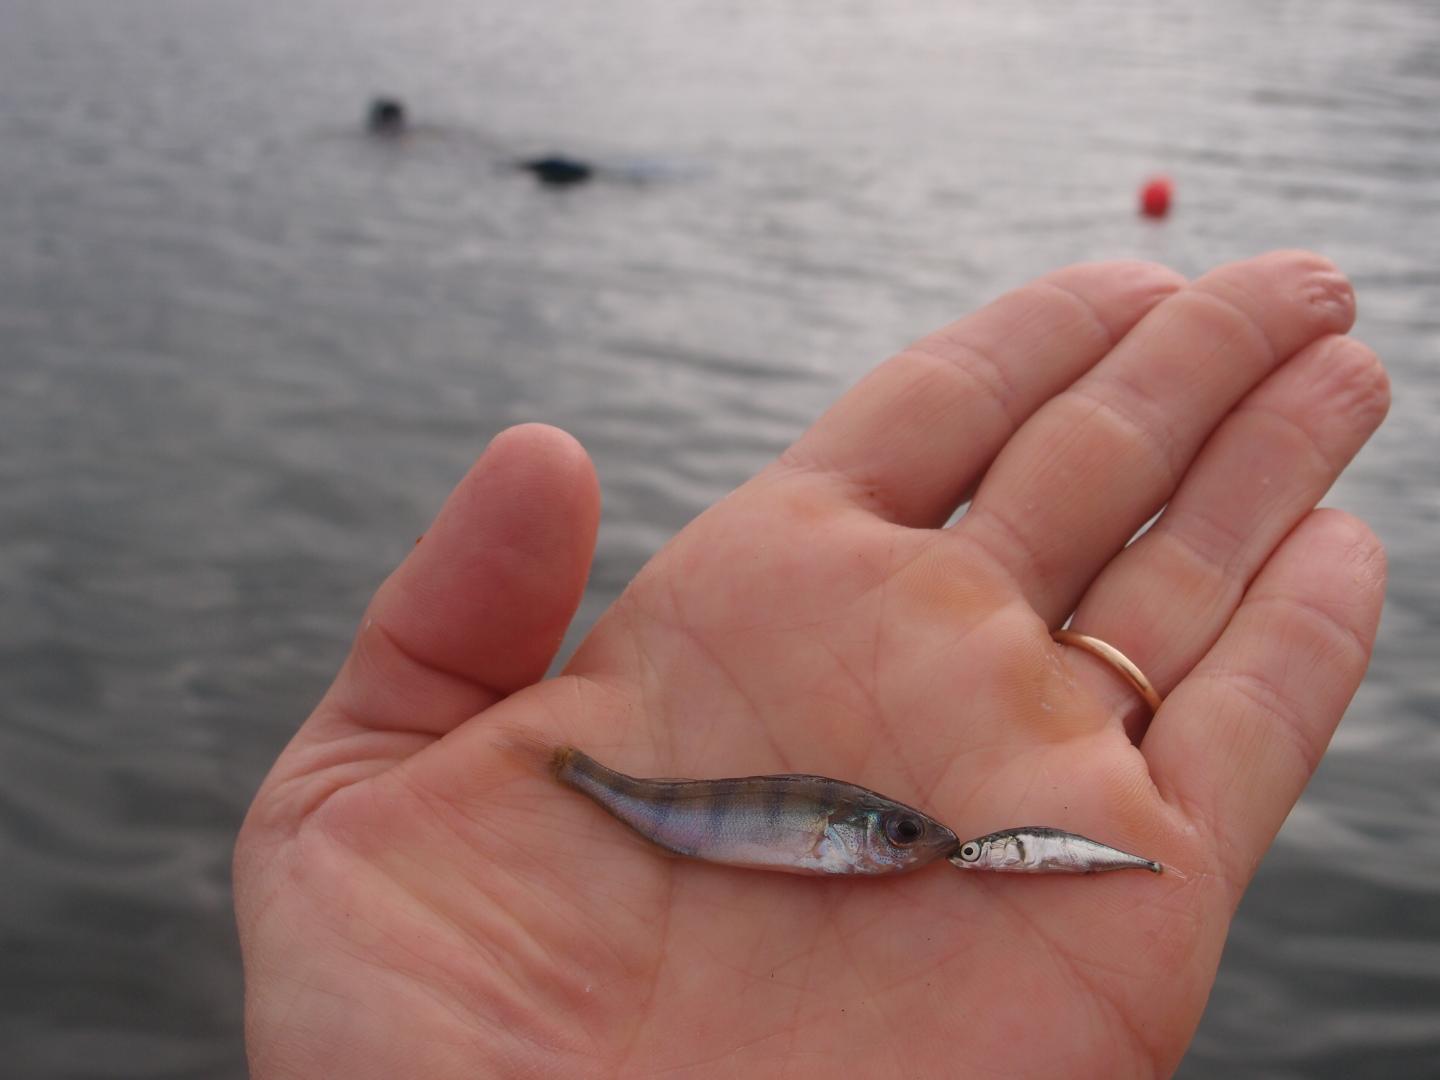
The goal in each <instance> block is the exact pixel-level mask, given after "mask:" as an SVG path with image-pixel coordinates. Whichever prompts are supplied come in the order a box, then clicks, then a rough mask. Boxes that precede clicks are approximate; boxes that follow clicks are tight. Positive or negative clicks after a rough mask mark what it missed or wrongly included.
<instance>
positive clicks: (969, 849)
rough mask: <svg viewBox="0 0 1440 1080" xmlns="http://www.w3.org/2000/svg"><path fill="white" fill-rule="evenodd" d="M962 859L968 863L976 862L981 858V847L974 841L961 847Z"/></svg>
mask: <svg viewBox="0 0 1440 1080" xmlns="http://www.w3.org/2000/svg"><path fill="white" fill-rule="evenodd" d="M960 858H962V859H964V860H965V861H966V862H974V861H975V860H976V859H978V858H980V845H979V844H977V843H976V842H975V841H974V840H971V841H969V842H967V843H964V844H962V845H960Z"/></svg>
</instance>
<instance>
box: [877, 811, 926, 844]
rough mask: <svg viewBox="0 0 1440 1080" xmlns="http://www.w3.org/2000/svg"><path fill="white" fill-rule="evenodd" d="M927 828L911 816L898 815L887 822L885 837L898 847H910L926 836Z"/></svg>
mask: <svg viewBox="0 0 1440 1080" xmlns="http://www.w3.org/2000/svg"><path fill="white" fill-rule="evenodd" d="M924 832H925V826H924V825H922V824H921V823H920V821H919V820H918V819H917V818H915V817H913V816H912V815H910V814H896V815H895V816H894V817H891V818H887V819H886V820H885V835H886V836H887V837H889V839H890V842H891V843H892V844H894V845H895V846H896V847H909V846H910V845H911V844H913V843H915V841H916V840H919V839H920V837H921V836H922V835H924Z"/></svg>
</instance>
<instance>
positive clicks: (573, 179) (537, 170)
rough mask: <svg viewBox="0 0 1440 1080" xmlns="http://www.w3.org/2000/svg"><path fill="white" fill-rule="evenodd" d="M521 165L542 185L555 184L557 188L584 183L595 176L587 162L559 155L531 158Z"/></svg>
mask: <svg viewBox="0 0 1440 1080" xmlns="http://www.w3.org/2000/svg"><path fill="white" fill-rule="evenodd" d="M519 164H520V168H522V169H524V170H525V171H526V172H529V173H533V174H534V176H535V179H537V180H539V181H540V182H541V183H542V184H554V185H555V186H557V187H563V186H564V185H566V184H579V183H582V182H584V181H586V180H589V179H590V177H592V176H593V175H594V174H595V170H594V168H593V167H592V166H590V165H588V164H586V163H585V162H583V161H576V160H575V159H574V158H567V157H560V156H559V155H558V154H553V155H551V156H549V157H538V158H531V159H530V160H528V161H522V162H520V163H519Z"/></svg>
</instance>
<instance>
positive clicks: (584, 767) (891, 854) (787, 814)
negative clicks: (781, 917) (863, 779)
mask: <svg viewBox="0 0 1440 1080" xmlns="http://www.w3.org/2000/svg"><path fill="white" fill-rule="evenodd" d="M551 768H552V769H553V770H554V772H555V776H556V778H557V779H558V780H559V781H560V782H561V783H562V784H565V785H566V786H568V787H572V788H574V789H575V790H576V791H578V792H581V793H582V794H584V795H588V796H589V797H590V798H592V799H594V800H595V801H596V802H597V803H599V804H600V805H601V806H602V807H604V808H605V809H606V810H607V811H609V813H611V814H612V815H614V816H615V817H617V818H619V819H620V820H621V821H623V822H624V823H625V824H626V825H628V826H630V828H632V829H634V830H635V831H636V832H637V833H639V834H640V835H641V836H643V837H644V838H645V839H647V840H649V841H650V842H651V843H654V844H658V845H659V846H660V847H662V848H664V849H666V850H667V851H673V852H674V853H675V854H677V855H684V856H687V857H689V858H692V859H703V860H705V861H706V862H714V863H724V864H726V865H728V866H744V867H750V868H753V869H760V870H780V871H785V872H788V873H792V874H897V873H903V872H904V871H907V870H914V869H916V868H917V867H921V866H924V865H925V864H926V863H930V862H933V861H934V860H936V859H938V858H940V857H941V856H944V855H948V854H950V853H951V852H952V851H954V850H955V847H956V845H957V844H958V843H959V839H958V838H957V837H956V836H955V834H954V833H953V832H951V831H950V830H949V829H947V828H946V827H945V826H944V825H941V824H940V823H939V822H938V821H935V820H934V819H933V818H931V817H929V816H927V815H925V814H923V813H921V812H920V811H919V810H916V809H915V808H914V807H911V806H906V805H905V804H904V803H898V802H896V801H895V800H893V799H887V798H886V797H885V796H883V795H878V794H876V793H875V792H873V791H870V790H868V789H866V788H862V787H857V786H856V785H854V784H847V783H844V782H843V781H840V780H831V779H829V778H827V777H824V776H800V775H780V776H745V777H737V778H734V779H726V780H649V779H638V778H636V777H633V776H626V775H625V774H623V773H618V772H616V771H615V770H614V769H609V768H606V767H605V766H604V765H601V764H600V763H599V762H598V761H596V760H595V759H594V758H592V757H590V756H589V755H588V754H585V753H582V752H581V751H579V750H576V749H573V748H571V747H560V748H559V749H557V750H556V751H555V752H554V754H553V756H552V758H551Z"/></svg>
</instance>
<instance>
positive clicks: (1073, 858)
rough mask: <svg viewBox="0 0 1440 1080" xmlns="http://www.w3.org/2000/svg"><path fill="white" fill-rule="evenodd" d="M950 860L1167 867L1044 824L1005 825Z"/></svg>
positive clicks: (1031, 870)
mask: <svg viewBox="0 0 1440 1080" xmlns="http://www.w3.org/2000/svg"><path fill="white" fill-rule="evenodd" d="M950 862H951V863H952V864H954V865H955V866H958V867H959V868H960V869H961V870H1001V871H1007V872H1009V873H1012V874H1095V873H1099V872H1100V871H1101V870H1149V871H1150V872H1151V873H1152V874H1158V873H1160V872H1161V871H1162V870H1163V869H1164V867H1162V866H1161V865H1160V864H1159V863H1158V862H1155V861H1154V860H1153V859H1142V858H1141V857H1140V856H1139V855H1131V854H1130V853H1129V852H1128V851H1121V850H1120V849H1119V848H1113V847H1108V846H1107V845H1105V844H1102V843H1099V842H1098V841H1095V840H1090V839H1088V838H1087V837H1084V836H1077V835H1076V834H1075V833H1068V832H1061V831H1060V830H1059V829H1051V828H1047V827H1046V826H1043V825H1030V826H1025V827H1023V828H1019V829H1004V830H1002V831H1001V832H994V833H990V834H989V835H988V836H980V837H976V838H975V839H974V840H967V841H965V843H963V844H961V845H960V846H959V848H957V849H956V851H955V853H954V854H953V855H951V856H950Z"/></svg>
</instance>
